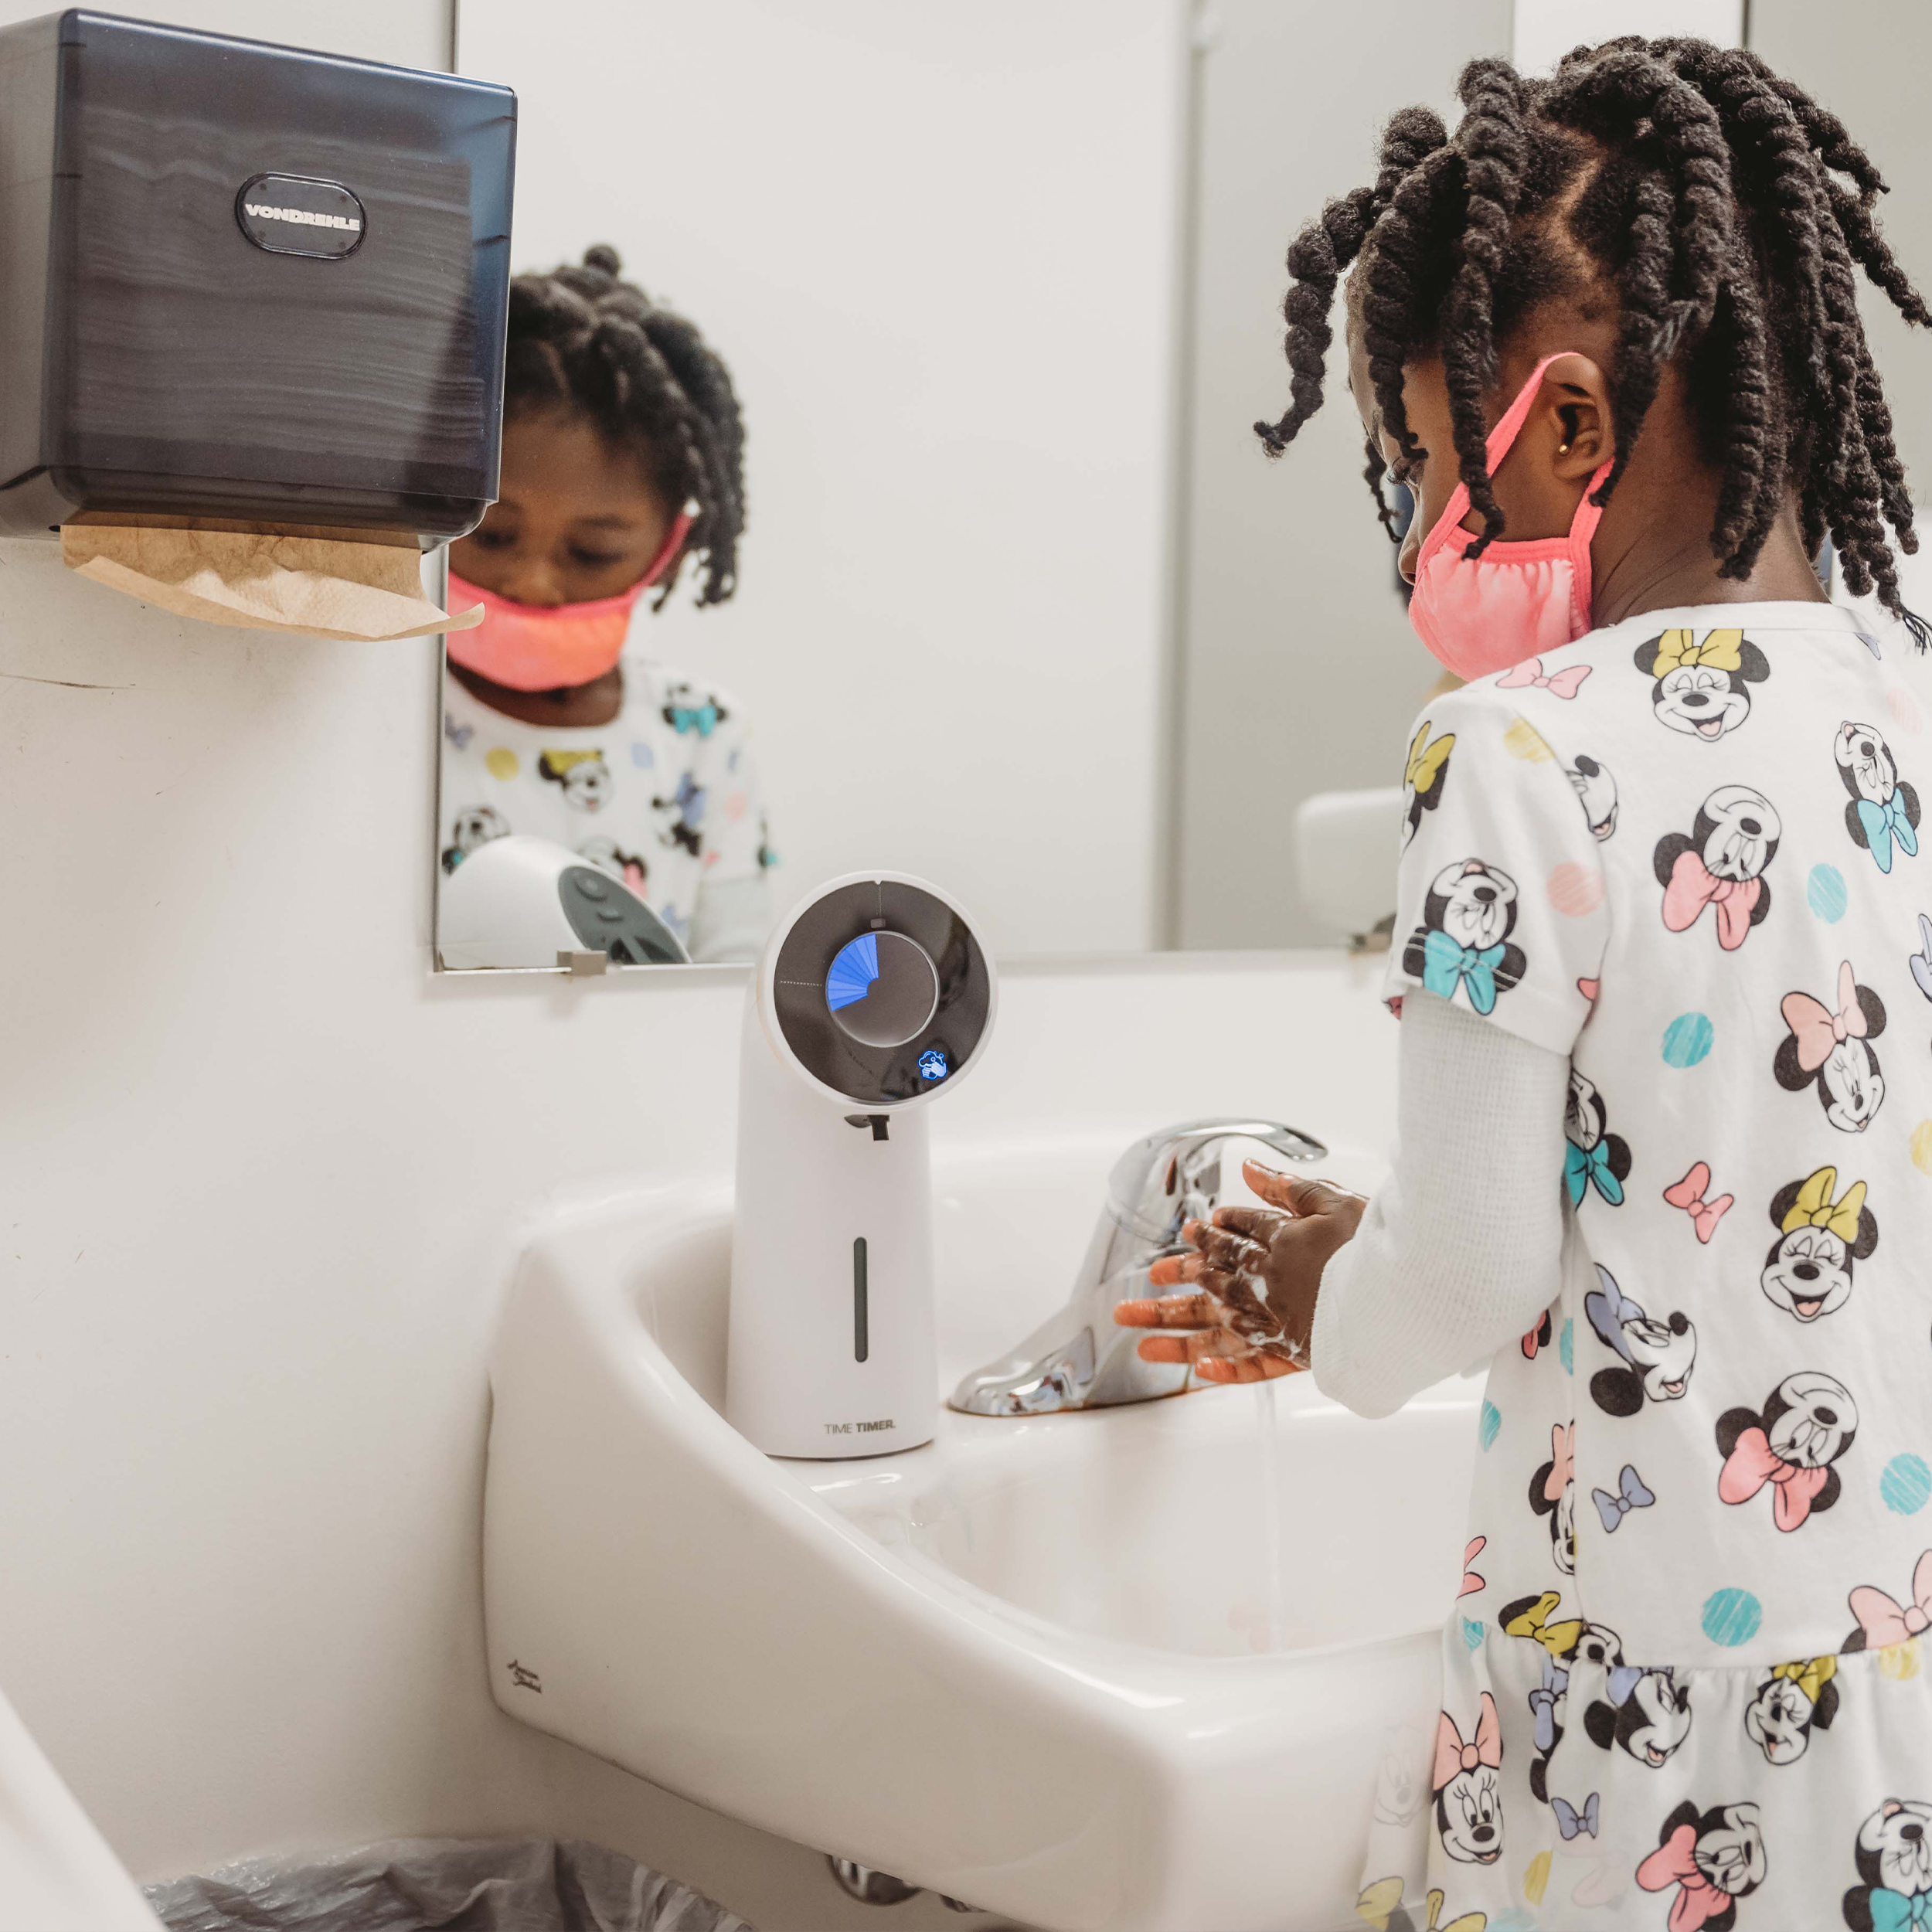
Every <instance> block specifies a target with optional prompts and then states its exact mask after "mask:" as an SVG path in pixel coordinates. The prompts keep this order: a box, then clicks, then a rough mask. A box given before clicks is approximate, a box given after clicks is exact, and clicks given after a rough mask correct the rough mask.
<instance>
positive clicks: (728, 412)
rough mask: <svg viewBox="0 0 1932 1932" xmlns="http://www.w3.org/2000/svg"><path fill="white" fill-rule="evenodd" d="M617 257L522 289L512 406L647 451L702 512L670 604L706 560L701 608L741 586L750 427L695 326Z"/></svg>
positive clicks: (668, 483) (508, 375)
mask: <svg viewBox="0 0 1932 1932" xmlns="http://www.w3.org/2000/svg"><path fill="white" fill-rule="evenodd" d="M622 270H623V264H622V263H621V261H620V260H618V257H617V250H615V249H614V248H610V247H604V246H603V245H601V244H600V245H599V246H597V247H594V248H590V249H587V250H585V251H584V256H583V261H582V263H581V264H578V265H577V266H574V267H572V266H570V265H567V264H566V266H565V267H561V268H558V269H556V270H553V271H552V272H551V273H550V274H547V275H519V276H517V277H515V278H514V280H512V282H511V284H510V319H509V345H508V349H507V352H506V355H505V367H504V383H503V402H504V408H505V412H506V413H515V411H517V410H556V409H562V410H570V411H572V412H574V413H580V414H582V415H583V416H585V417H588V418H589V419H590V421H591V422H592V423H594V424H595V425H596V426H597V428H598V430H600V432H602V434H604V436H605V437H607V438H608V439H609V440H611V442H612V443H613V444H616V445H617V446H619V447H624V448H630V449H634V450H636V451H638V453H639V454H641V457H643V459H644V460H645V462H646V464H648V468H649V470H650V473H651V479H652V481H653V483H654V484H655V485H656V487H657V488H658V490H659V491H660V492H662V494H663V495H664V496H665V499H666V500H667V501H668V502H669V503H671V504H672V505H682V504H685V503H691V504H695V505H696V510H695V512H694V514H693V515H692V525H691V534H690V536H689V539H688V540H687V542H686V543H685V547H684V551H683V553H682V555H680V556H679V558H678V559H677V560H676V561H675V563H673V565H672V568H671V570H670V571H669V572H668V573H667V574H666V576H665V579H664V582H663V587H662V590H660V591H659V593H658V599H657V603H658V607H660V608H662V606H663V604H665V601H666V600H667V599H668V597H670V595H671V593H672V590H674V589H675V587H676V585H677V581H678V579H679V576H680V575H681V574H682V570H683V567H684V563H685V557H687V556H702V559H703V574H702V578H701V579H700V581H699V587H698V593H697V600H698V602H699V604H722V603H723V601H724V600H725V599H726V598H727V597H730V595H731V594H732V591H733V590H734V589H735V588H736V581H737V563H738V540H739V538H740V536H741V535H742V534H743V529H744V521H745V505H744V426H743V420H742V418H741V417H740V413H739V409H738V399H737V396H736V393H735V392H734V391H733V388H732V386H731V377H730V372H728V371H727V370H726V368H725V366H724V364H723V362H720V361H719V359H718V357H717V356H716V354H715V353H714V352H713V351H712V350H711V349H709V348H708V347H707V346H706V343H705V341H704V338H702V336H701V335H699V333H698V331H697V330H696V328H694V327H693V326H692V324H691V323H689V322H688V321H685V318H683V317H682V316H681V315H674V314H673V313H672V311H670V310H669V309H666V308H658V306H657V304H655V303H654V302H653V301H651V298H650V297H649V296H648V295H647V294H645V292H644V291H643V290H642V289H641V288H639V287H637V286H636V285H635V284H632V283H630V282H626V281H623V280H621V274H622Z"/></svg>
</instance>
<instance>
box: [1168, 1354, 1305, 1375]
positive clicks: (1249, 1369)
mask: <svg viewBox="0 0 1932 1932" xmlns="http://www.w3.org/2000/svg"><path fill="white" fill-rule="evenodd" d="M1194 1372H1195V1373H1196V1375H1198V1376H1199V1377H1200V1378H1201V1379H1202V1381H1203V1382H1272V1381H1273V1380H1274V1378H1275V1377H1276V1376H1291V1375H1295V1374H1298V1373H1299V1372H1300V1369H1299V1365H1298V1364H1297V1363H1295V1362H1291V1361H1289V1360H1288V1359H1287V1357H1286V1356H1285V1355H1269V1354H1266V1353H1261V1354H1255V1355H1223V1356H1218V1357H1217V1356H1209V1358H1208V1359H1206V1360H1204V1361H1201V1362H1196V1363H1195V1365H1194Z"/></svg>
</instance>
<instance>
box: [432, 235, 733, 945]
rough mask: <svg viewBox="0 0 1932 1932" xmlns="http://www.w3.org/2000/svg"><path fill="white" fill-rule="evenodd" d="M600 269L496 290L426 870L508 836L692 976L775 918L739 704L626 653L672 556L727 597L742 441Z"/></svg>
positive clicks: (709, 376) (729, 398)
mask: <svg viewBox="0 0 1932 1932" xmlns="http://www.w3.org/2000/svg"><path fill="white" fill-rule="evenodd" d="M620 267H621V264H619V262H618V260H617V251H616V250H614V249H611V248H604V247H597V248H592V249H590V250H588V251H587V253H585V255H584V257H583V266H582V267H579V268H569V267H565V268H560V269H558V270H556V273H555V274H549V275H519V276H518V277H516V278H515V281H512V284H510V318H509V350H508V354H507V357H506V360H505V370H504V391H503V402H504V418H505V420H504V425H503V462H502V485H501V494H500V495H499V496H498V499H497V501H496V502H495V504H494V505H492V506H491V509H490V510H489V512H488V515H485V518H484V519H483V522H482V523H481V525H480V526H478V528H477V529H475V530H474V531H473V532H471V534H470V535H469V536H467V537H465V538H464V539H462V540H461V542H460V543H457V544H455V545H454V546H451V552H450V596H451V599H452V600H453V602H452V605H451V607H452V608H453V609H464V608H468V607H471V606H473V605H474V604H478V603H481V604H482V605H483V607H484V618H483V621H482V623H481V624H480V625H478V627H477V628H475V629H474V630H471V631H452V632H451V634H450V635H449V636H448V638H447V640H446V643H447V650H448V654H449V655H448V666H449V677H448V679H447V682H446V683H445V685H444V718H443V733H444V745H443V774H442V805H441V814H440V816H441V821H442V827H443V832H444V847H443V853H442V862H443V868H444V871H445V872H454V870H455V869H456V868H457V866H460V865H461V863H462V862H463V861H464V859H465V858H466V857H468V855H469V854H470V853H471V852H473V851H474V850H475V849H476V848H477V847H478V845H483V844H485V843H486V842H488V841H489V840H491V839H492V838H502V837H504V836H505V835H506V834H509V833H512V832H518V833H533V834H536V835H538V836H540V837H542V838H548V839H550V840H552V841H553V842H555V843H556V844H559V845H565V846H567V847H569V848H570V850H572V851H573V852H576V853H577V855H579V856H580V858H583V859H586V860H587V861H589V862H590V863H591V864H593V865H595V866H600V867H601V868H603V869H604V870H606V871H607V872H611V873H612V874H613V875H614V876H616V877H618V878H621V879H623V880H624V882H625V883H627V884H628V885H629V886H631V887H632V888H633V889H634V890H635V891H637V892H638V893H641V895H642V896H644V897H645V898H646V899H648V900H649V901H650V902H651V905H652V906H654V907H655V910H657V912H658V914H659V916H660V917H662V919H663V920H664V921H665V923H666V924H667V925H668V927H670V928H671V930H672V931H673V932H674V933H675V934H677V936H678V937H679V940H682V942H683V943H684V944H685V946H686V947H688V948H689V951H690V952H691V954H692V957H694V958H696V959H699V960H724V959H750V958H753V957H756V955H757V950H758V947H759V946H760V944H761V943H762V941H763V940H764V933H765V927H766V925H767V920H768V916H769V908H768V906H767V889H766V884H765V879H764V870H765V867H766V866H767V864H768V863H769V854H768V852H767V849H766V845H765V835H764V812H763V809H762V806H761V804H760V799H759V796H758V791H757V783H756V781H755V778H754V776H753V771H752V768H751V764H750V758H749V756H748V754H747V751H746V748H745V742H744V740H745V736H746V733H745V727H744V721H743V717H742V716H741V714H740V710H739V707H738V706H737V704H736V702H735V701H734V700H733V699H730V698H728V697H726V696H725V695H724V694H723V692H719V691H718V690H716V689H713V687H711V686H710V685H706V684H699V683H696V682H692V681H691V680H689V679H686V678H685V677H683V676H682V675H679V673H677V672H672V671H670V670H668V669H666V668H665V667H664V666H663V665H660V664H658V663H656V662H653V661H652V660H651V658H648V657H647V656H645V655H644V654H643V653H642V652H641V651H626V648H625V644H626V640H627V638H628V633H629V630H630V626H631V614H632V611H633V608H634V606H635V605H636V604H637V601H638V598H639V597H641V596H642V595H643V594H644V592H645V590H648V589H651V588H654V587H655V590H656V591H657V593H658V594H657V597H656V599H655V602H654V603H653V604H652V606H651V607H652V609H653V610H662V608H663V607H664V605H665V601H666V600H668V598H669V597H670V595H671V593H672V590H673V589H674V588H675V586H676V583H677V581H678V577H679V573H680V572H681V571H682V569H683V568H684V566H685V562H686V561H687V560H691V559H698V560H701V563H702V577H701V578H700V580H699V587H698V594H697V601H698V603H699V605H700V606H702V605H706V604H722V603H723V601H724V600H725V599H726V598H727V597H730V595H731V594H732V591H733V588H734V587H735V584H736V570H737V557H738V538H739V535H740V532H741V531H742V530H743V527H744V490H743V442H744V435H743V427H742V426H741V424H740V421H739V417H738V401H737V398H736V396H735V395H734V394H733V391H732V387H731V378H730V376H729V375H728V374H727V373H726V370H725V366H724V365H723V363H722V362H719V359H718V358H717V357H716V355H714V354H713V352H712V351H711V350H710V349H708V348H707V347H706V345H705V343H704V341H703V339H702V337H700V336H699V334H698V332H697V331H696V329H695V328H692V325H691V324H690V323H689V322H688V321H685V320H684V319H683V318H682V317H681V316H678V315H672V313H671V312H670V311H668V309H663V308H658V307H657V306H656V305H655V304H653V303H652V302H651V299H650V298H649V297H648V296H647V295H646V294H645V293H644V291H642V290H641V289H640V288H637V287H633V286H632V285H631V284H630V283H628V282H625V281H621V280H619V278H618V277H619V270H620Z"/></svg>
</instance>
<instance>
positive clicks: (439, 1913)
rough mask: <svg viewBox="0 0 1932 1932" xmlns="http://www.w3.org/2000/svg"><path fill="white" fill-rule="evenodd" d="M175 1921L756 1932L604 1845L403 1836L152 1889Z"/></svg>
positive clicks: (303, 1930)
mask: <svg viewBox="0 0 1932 1932" xmlns="http://www.w3.org/2000/svg"><path fill="white" fill-rule="evenodd" d="M148 1904H149V1905H150V1906H152V1907H153V1909H154V1910H155V1913H156V1914H157V1916H158V1917H159V1918H160V1919H161V1920H162V1923H163V1924H165V1926H167V1927H168V1932H432V1928H434V1932H752V1928H751V1927H750V1926H748V1925H747V1924H746V1923H745V1922H744V1920H743V1919H741V1918H740V1917H738V1916H737V1915H736V1913H733V1912H727V1911H726V1910H724V1908H723V1906H718V1905H713V1903H712V1902H711V1901H710V1900H709V1899H707V1898H703V1897H701V1896H699V1894H698V1893H696V1892H694V1891H692V1889H691V1888H690V1887H689V1886H686V1885H680V1884H679V1883H678V1882H677V1880H676V1879H668V1878H666V1877H665V1876H663V1874H662V1872H653V1871H651V1870H649V1869H647V1868H646V1867H645V1866H641V1865H639V1864H638V1863H637V1862H636V1861H635V1860H634V1859H628V1858H625V1857H624V1855H622V1854H621V1852H611V1851H607V1850H606V1849H604V1847H603V1846H602V1845H590V1844H587V1843H586V1842H583V1840H582V1839H579V1838H566V1839H563V1840H561V1841H558V1840H553V1839H550V1838H396V1839H392V1840H389V1842H386V1843H383V1844H380V1845H360V1846H358V1847H356V1848H355V1849H353V1850H351V1851H345V1852H327V1853H325V1854H323V1855H321V1856H320V1857H309V1858H304V1859H247V1860H245V1861H244V1862H242V1863H240V1864H237V1865H228V1866H223V1867H222V1868H221V1869H219V1871H214V1872H208V1873H207V1874H206V1876H200V1877H196V1878H183V1879H169V1880H168V1882H167V1883H165V1884H162V1885H151V1886H148Z"/></svg>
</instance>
